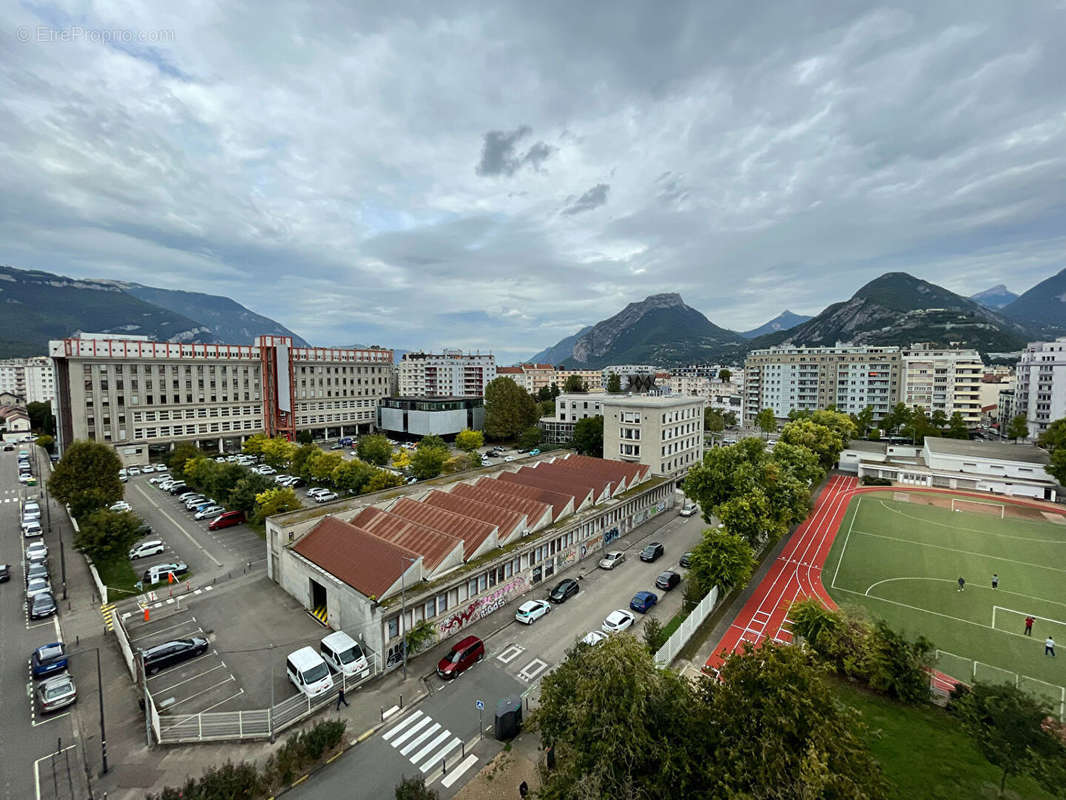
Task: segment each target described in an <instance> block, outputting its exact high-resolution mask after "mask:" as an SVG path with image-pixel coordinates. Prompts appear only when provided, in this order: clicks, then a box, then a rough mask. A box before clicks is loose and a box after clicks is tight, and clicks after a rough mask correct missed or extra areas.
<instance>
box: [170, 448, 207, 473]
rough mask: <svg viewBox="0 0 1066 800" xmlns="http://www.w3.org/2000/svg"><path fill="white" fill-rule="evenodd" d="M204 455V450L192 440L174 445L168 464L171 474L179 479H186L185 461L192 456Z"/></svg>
mask: <svg viewBox="0 0 1066 800" xmlns="http://www.w3.org/2000/svg"><path fill="white" fill-rule="evenodd" d="M202 456H203V452H202V451H201V450H200V448H199V447H197V446H196V445H194V444H193V443H192V442H178V443H177V444H176V445H174V449H173V450H172V451H171V453H170V456H168V457H167V466H168V467H170V474H171V475H173V476H174V477H175V478H176V479H177V480H184V479H185V462H186V461H188V460H189V459H190V458H200V457H202Z"/></svg>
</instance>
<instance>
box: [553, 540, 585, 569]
mask: <svg viewBox="0 0 1066 800" xmlns="http://www.w3.org/2000/svg"><path fill="white" fill-rule="evenodd" d="M581 547H582V550H584V545H582V546H581ZM581 555H585V554H584V553H582V554H581ZM575 561H577V545H576V544H575V545H571V546H570V547H568V548H567V549H566V550H563V551H562V552H561V553H559V569H562V568H563V567H565V566H566V565H567V564H572V563H574V562H575Z"/></svg>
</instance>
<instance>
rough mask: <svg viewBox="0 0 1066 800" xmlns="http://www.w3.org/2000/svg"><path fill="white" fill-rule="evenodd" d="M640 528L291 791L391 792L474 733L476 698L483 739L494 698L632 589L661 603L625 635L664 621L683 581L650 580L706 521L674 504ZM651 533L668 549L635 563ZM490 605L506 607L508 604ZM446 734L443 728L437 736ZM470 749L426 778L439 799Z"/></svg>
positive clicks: (545, 667)
mask: <svg viewBox="0 0 1066 800" xmlns="http://www.w3.org/2000/svg"><path fill="white" fill-rule="evenodd" d="M644 527H645V528H649V530H648V531H647V532H646V533H645V532H644V529H637V530H636V531H633V532H631V533H630V534H629V535H628V536H626V537H624V538H622V539H620V540H618V541H617V542H613V543H612V544H611V546H610V547H609V548H608V549H612V550H614V549H617V550H623V551H625V553H626V560H625V562H624V563H622V564H621V565H619V566H618V567H616V568H615V569H614V570H612V571H606V570H601V569H598V568H596V567H595V563H594V562H590V563H589V564H588V565H581V566H580V567H575V568H573V569H571V570H568V571H565V572H562V573H559V574H558V575H556V576H553V577H552V579H550V580H548V581H546V582H545V583H544V584H542V586H541V587H540V588H539V589H538V590H537V591H535V592H534V593H532V594H531V595H530V596H528V597H526V598H523V599H530V597H546V596H547V593H548V592H549V591H550V590H551V588H552V586H554V585H555V583H557V582H558V580H560V579H562V578H563V577H573V578H577V579H578V580H579V583H580V585H581V590H580V591H579V592H578V594H577V595H576V596H574V597H572V598H570V599H569V600H568V601H567V602H566V603H564V604H562V605H559V606H554V607H553V609H552V611H551V612H550V613H549V614H548V615H547V616H545V617H542V618H541V619H539V620H538V621H537V622H535V623H533V624H532V625H528V626H527V625H521V624H518V623H514V624H511V625H508V626H507V627H506V628H504V629H503V630H502V631H500V632H499V633H497V634H495V635H493V636H491V637H490V638H488V639H487V640H486V642H485V646H486V655H485V659H484V661H482V662H481V663H480V664H477V665H475V666H474V667H472V668H471V669H469V670H468V671H467V672H466V673H464V674H463V675H462V676H460V677H459V678H457V679H455V680H453V681H450V682H445V681H443V680H441V679H439V678H438V677H437V676H436V675H430V676H429V678H428V680H429V685H430V687H431V688H432V690H433V692H432V694H431V695H430V696H429V697H428V698H427V699H426V700H424V701H423V702H422V703H420V704H419V705H418V706H417V707H416V708H414V709H412V710H411V711H410V712H407V713H405V714H404V715H403V716H397V717H394V721H393V723H392V724H390V725H387V726H385V727H384V728H383V729H382V730H381V731H379V733H377V734H376V735H375V736H373V737H372V738H370V739H368V740H367V741H366V742H364V743H362V744H360V745H359V746H357V747H356V748H355V749H354V750H352V751H351V752H350V753H349V754H348V755H346V756H344V757H343V758H341V759H338V760H337V761H336V762H335V763H334V764H332V765H330V766H329V767H328V768H326V769H325V770H323V771H321V772H319V773H318V774H316V775H314V776H313V777H311V778H310V779H309V780H308V781H306V782H305V783H304V784H302V785H301V786H300V787H299V788H298V789H296V790H295V791H294V792H292V793H291V794H292V796H293V798H294V800H298V799H299V798H308V800H310V798H318V797H340V796H343V797H354V798H381V797H391V796H392V792H393V789H394V787H395V786H396V785H397V784H398V783H399V782H400V781H401V780H402V778H403V776H404V775H415V774H418V773H419V772H422V773H423V774H427V775H432V774H433V773H434V770H436V769H437V768H439V766H440V764H439V760H434V758H433V757H434V756H435V755H436V754H437V753H438V752H440V751H441V750H444V749H445V748H447V747H448V745H449V744H450V743H452V742H454V741H455V740H459V741H461V742H463V743H464V744H465V743H468V742H470V741H471V740H472V739H473V737H475V736H476V735H477V728H478V724H479V718H478V712H477V708H476V701H477V700H482V701H483V702H484V704H485V713H484V723H485V726H486V728H489V729H490V730H488V731H487V732H486V736H487V737H489V738H491V737H492V731H491V727H492V725H493V723H494V714H495V708H496V702H497V700H499V699H501V698H503V697H506V696H509V695H511V696H514V695H521V694H523V693H525V692H527V691H530V690H532V689H535V687H536V686H537V685H538V684H539V682H540V681H541V680H542V679H543V677H544V676H545V675H546V674H548V673H549V672H550V671H551V670H552V669H553V668H555V667H556V666H558V664H559V663H560V662H561V661H562V660H563V659H565V657H566V651H567V650H568V649H569V648H570V647H572V646H573V645H574V643H575V642H577V641H578V640H580V639H581V638H582V637H583V636H584V635H585V634H586V633H587V632H589V631H591V630H598V629H599V627H600V624H601V623H602V622H603V618H604V617H605V616H607V614H609V613H610V612H611V611H613V610H615V609H618V608H622V609H628V608H629V601H630V599H631V598H632V597H633V594H634V593H636V592H638V591H641V590H646V591H653V592H655V593H656V594H658V595H659V603H658V604H657V605H656V606H655V607H654V608H653V609H652V611H651V612H650V613H649V614H647V615H641V614H636V617H637V622H636V624H635V625H634V626H633V628H632V629H631V631H632V633H633V635H636V636H640V635H641V633H642V629H641V625H642V623H643V620H644V619H645V618H647V617H656V618H658V619H659V620H660V622H662V623H663V624H664V625H665V624H666V622H667V621H668V620H669V619H670V618H671V617H672V616H673V615H674V614H675V613H676V612H677V611H678V610H679V609H680V608H681V602H682V593H683V592H684V586H685V583H684V581H683V580H682V582H681V584H680V585H678V586H677V587H676V588H674V589H673V590H672V591H670V592H662V591H661V590H658V589H656V588H655V578H656V577H657V576H658V575H659V573H661V572H663V571H664V570H666V569H671V568H673V569H677V570H678V571H680V572H681V573H682V574H684V572H685V571H684V570H681V569H680V568H678V566H677V562H678V559H679V558H680V557H681V555H682V554H683V553H684V552H685V551H686V550H689V549H691V548H692V546H694V545H695V544H696V543H697V542H698V541H699V539H700V533H701V531H702V530H703V529H704V528H706V523H704V522H703V521H702V520H701V519H700V518H699V517H689V518H687V519H686V518H683V517H680V516H677V515H676V512H675V516H674V518H673V519H672V520H670V521H669V522H667V523H666V524H665V525H664V526H663V527H662V528H660V529H659V530H658V531H656V532H655V534H654V537H653V536H652V535H651V530H650V526H644ZM652 538H654V539H655V540H658V541H661V542H663V544H664V545H665V549H666V552H665V554H664V555H663V556H662V557H661V558H659V560H658V561H655V562H654V563H645V562H642V561H641V560H640V559H639V554H640V551H641V549H643V547H644V544H645V543H646V542H647V541H649V540H651V539H652ZM498 613H500V614H513V613H514V604H512V605H509V606H507V607H506V608H505V609H503V610H501V611H500V612H498ZM634 613H636V612H634ZM493 616H496V615H493ZM493 616H490V617H489V618H487V619H485V620H483V621H482V622H481V623H479V625H478V626H475V627H474V628H472V629H471V631H470V632H473V633H475V634H477V635H482V636H485V635H487V633H482V631H481V630H479V628H480V627H481V626H485V628H486V629H488V630H491V629H493V628H497V627H499V625H500V624H501V622H503V621H504V620H503V619H493ZM428 659H429V660H427V657H423V658H420V659H418V660H416V661H415V662H414V664H413V668H414V669H417V670H420V671H423V672H426V671H428V670H430V669H432V668H433V667H434V666H435V664H432V663H430V660H431V659H432V657H428ZM427 720H428V721H427ZM434 726H439V727H434ZM394 730H395V732H392V731H394ZM390 732H392V733H390ZM427 732H428V733H427ZM444 733H447V734H448V736H442V735H443V734H444ZM423 734H426V738H425V739H423V738H421V737H422V736H423ZM438 739H439V741H437V740H438ZM434 744H435V748H434V749H433V750H431V751H429V752H423V751H424V750H425V748H426V747H427V746H428V745H434ZM459 747H460V746H458V745H457V747H456V748H455V749H452V750H451V751H449V752H447V753H446V754H445V755H446V757H447V759H448V763H449V766H450V767H451V766H452V765H453V762H454V761H455V759H456V753H459V752H460V749H458V748H459ZM405 751H406V752H405ZM467 752H470V751H467ZM474 753H475V755H476V756H477V759H476V760H475V761H472V762H471V763H470V765H469V767H468V768H467V770H466V772H464V773H463V775H462V776H461V777H460V778H459V779H458V780H457V781H455V782H454V783H452V785H450V786H448V787H445V786H444V785H443V783H442V781H441V780H440V779H439V778H436V779H435V780H434V781H433V782H432V784H431V785H432V787H433V788H434V789H436V790H437V791H438V792H440V794H441V796H442V797H449V796H451V795H452V794H453V793H454V792H456V791H458V790H459V789H460V788H461V787H462V785H463V783H465V782H466V781H467V780H469V779H470V778H471V777H472V776H473V775H475V774H477V772H478V770H479V769H481V767H483V766H484V764H485V761H486V758H487V757H488V755H490V754H491V752H489V753H486V752H485V751H484V750H482V748H480V747H477V748H475V750H474ZM416 757H417V759H416ZM412 759H416V760H412Z"/></svg>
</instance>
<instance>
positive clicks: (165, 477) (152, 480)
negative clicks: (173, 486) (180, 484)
mask: <svg viewBox="0 0 1066 800" xmlns="http://www.w3.org/2000/svg"><path fill="white" fill-rule="evenodd" d="M171 480H174V479H173V478H171V477H170V475H156V476H155V477H154V478H149V479H148V482H149V483H152V484H155V485H156V486H159V485H160V484H161V483H166V482H167V481H171Z"/></svg>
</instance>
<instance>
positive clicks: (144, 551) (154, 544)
mask: <svg viewBox="0 0 1066 800" xmlns="http://www.w3.org/2000/svg"><path fill="white" fill-rule="evenodd" d="M166 549H167V546H166V545H165V544H163V542H162V541H161V540H159V539H152V540H150V541H147V542H141V543H140V544H138V545H134V546H133V547H131V548H130V559H131V560H132V559H135V558H144V557H145V556H154V555H156V554H157V553H162V552H163V551H165V550H166Z"/></svg>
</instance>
